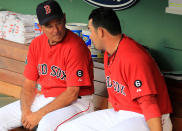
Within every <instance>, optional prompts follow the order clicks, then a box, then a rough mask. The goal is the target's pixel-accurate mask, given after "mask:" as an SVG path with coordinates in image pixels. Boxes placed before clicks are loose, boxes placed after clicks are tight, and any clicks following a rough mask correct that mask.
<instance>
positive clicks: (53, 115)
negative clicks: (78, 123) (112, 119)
mask: <svg viewBox="0 0 182 131" xmlns="http://www.w3.org/2000/svg"><path fill="white" fill-rule="evenodd" d="M92 111H93V105H92V103H91V97H90V98H89V99H85V98H84V97H82V98H81V99H78V100H77V101H75V102H74V103H73V104H72V105H70V106H68V107H65V108H61V109H58V110H56V111H53V112H50V113H48V114H47V115H45V116H44V117H43V118H42V119H41V121H40V122H39V125H38V128H37V131H56V130H57V128H59V127H60V126H62V125H63V124H64V123H66V122H68V121H71V120H74V119H76V118H78V117H80V116H81V115H84V114H86V113H89V112H92Z"/></svg>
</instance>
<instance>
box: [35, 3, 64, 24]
mask: <svg viewBox="0 0 182 131" xmlns="http://www.w3.org/2000/svg"><path fill="white" fill-rule="evenodd" d="M36 13H37V18H38V20H39V24H40V25H44V24H46V23H47V22H49V21H51V20H53V19H56V18H63V16H64V14H63V11H62V9H61V7H60V6H59V4H58V3H57V2H56V1H54V0H47V1H45V2H42V3H40V4H39V5H38V6H37V9H36Z"/></svg>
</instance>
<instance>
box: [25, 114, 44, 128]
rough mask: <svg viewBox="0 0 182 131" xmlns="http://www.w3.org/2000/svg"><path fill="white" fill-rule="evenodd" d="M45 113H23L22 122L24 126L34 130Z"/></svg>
mask: <svg viewBox="0 0 182 131" xmlns="http://www.w3.org/2000/svg"><path fill="white" fill-rule="evenodd" d="M42 117H43V115H42V114H41V113H40V112H39V111H37V112H27V113H25V114H22V124H23V127H24V128H26V129H28V130H32V129H33V128H34V127H35V126H37V125H38V123H39V121H40V120H41V119H42Z"/></svg>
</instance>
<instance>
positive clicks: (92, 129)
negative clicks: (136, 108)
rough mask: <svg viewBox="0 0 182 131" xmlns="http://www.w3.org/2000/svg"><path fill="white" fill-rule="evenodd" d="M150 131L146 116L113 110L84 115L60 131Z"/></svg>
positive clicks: (61, 127)
mask: <svg viewBox="0 0 182 131" xmlns="http://www.w3.org/2000/svg"><path fill="white" fill-rule="evenodd" d="M136 129H137V130H139V131H149V129H148V126H147V124H146V122H145V119H144V116H143V115H141V114H138V113H134V112H128V111H119V112H115V111H114V110H113V109H107V110H101V111H97V112H93V113H90V114H87V115H84V116H82V117H80V118H78V119H76V120H73V121H71V122H69V123H66V124H64V125H62V126H60V127H59V128H58V131H115V130H116V131H135V130H136Z"/></svg>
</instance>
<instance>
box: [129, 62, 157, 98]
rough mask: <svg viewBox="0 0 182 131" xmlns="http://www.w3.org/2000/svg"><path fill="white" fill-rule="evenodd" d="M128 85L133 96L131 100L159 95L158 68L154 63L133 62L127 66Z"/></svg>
mask: <svg viewBox="0 0 182 131" xmlns="http://www.w3.org/2000/svg"><path fill="white" fill-rule="evenodd" d="M126 70H127V76H128V77H127V83H128V87H129V91H130V94H131V99H132V100H134V99H136V98H139V97H141V96H145V95H156V94H157V86H158V85H157V82H158V80H157V78H158V77H156V74H159V73H155V72H156V71H158V70H157V66H156V65H155V64H154V63H153V62H146V61H145V60H139V61H135V62H131V63H129V64H127V66H126Z"/></svg>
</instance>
